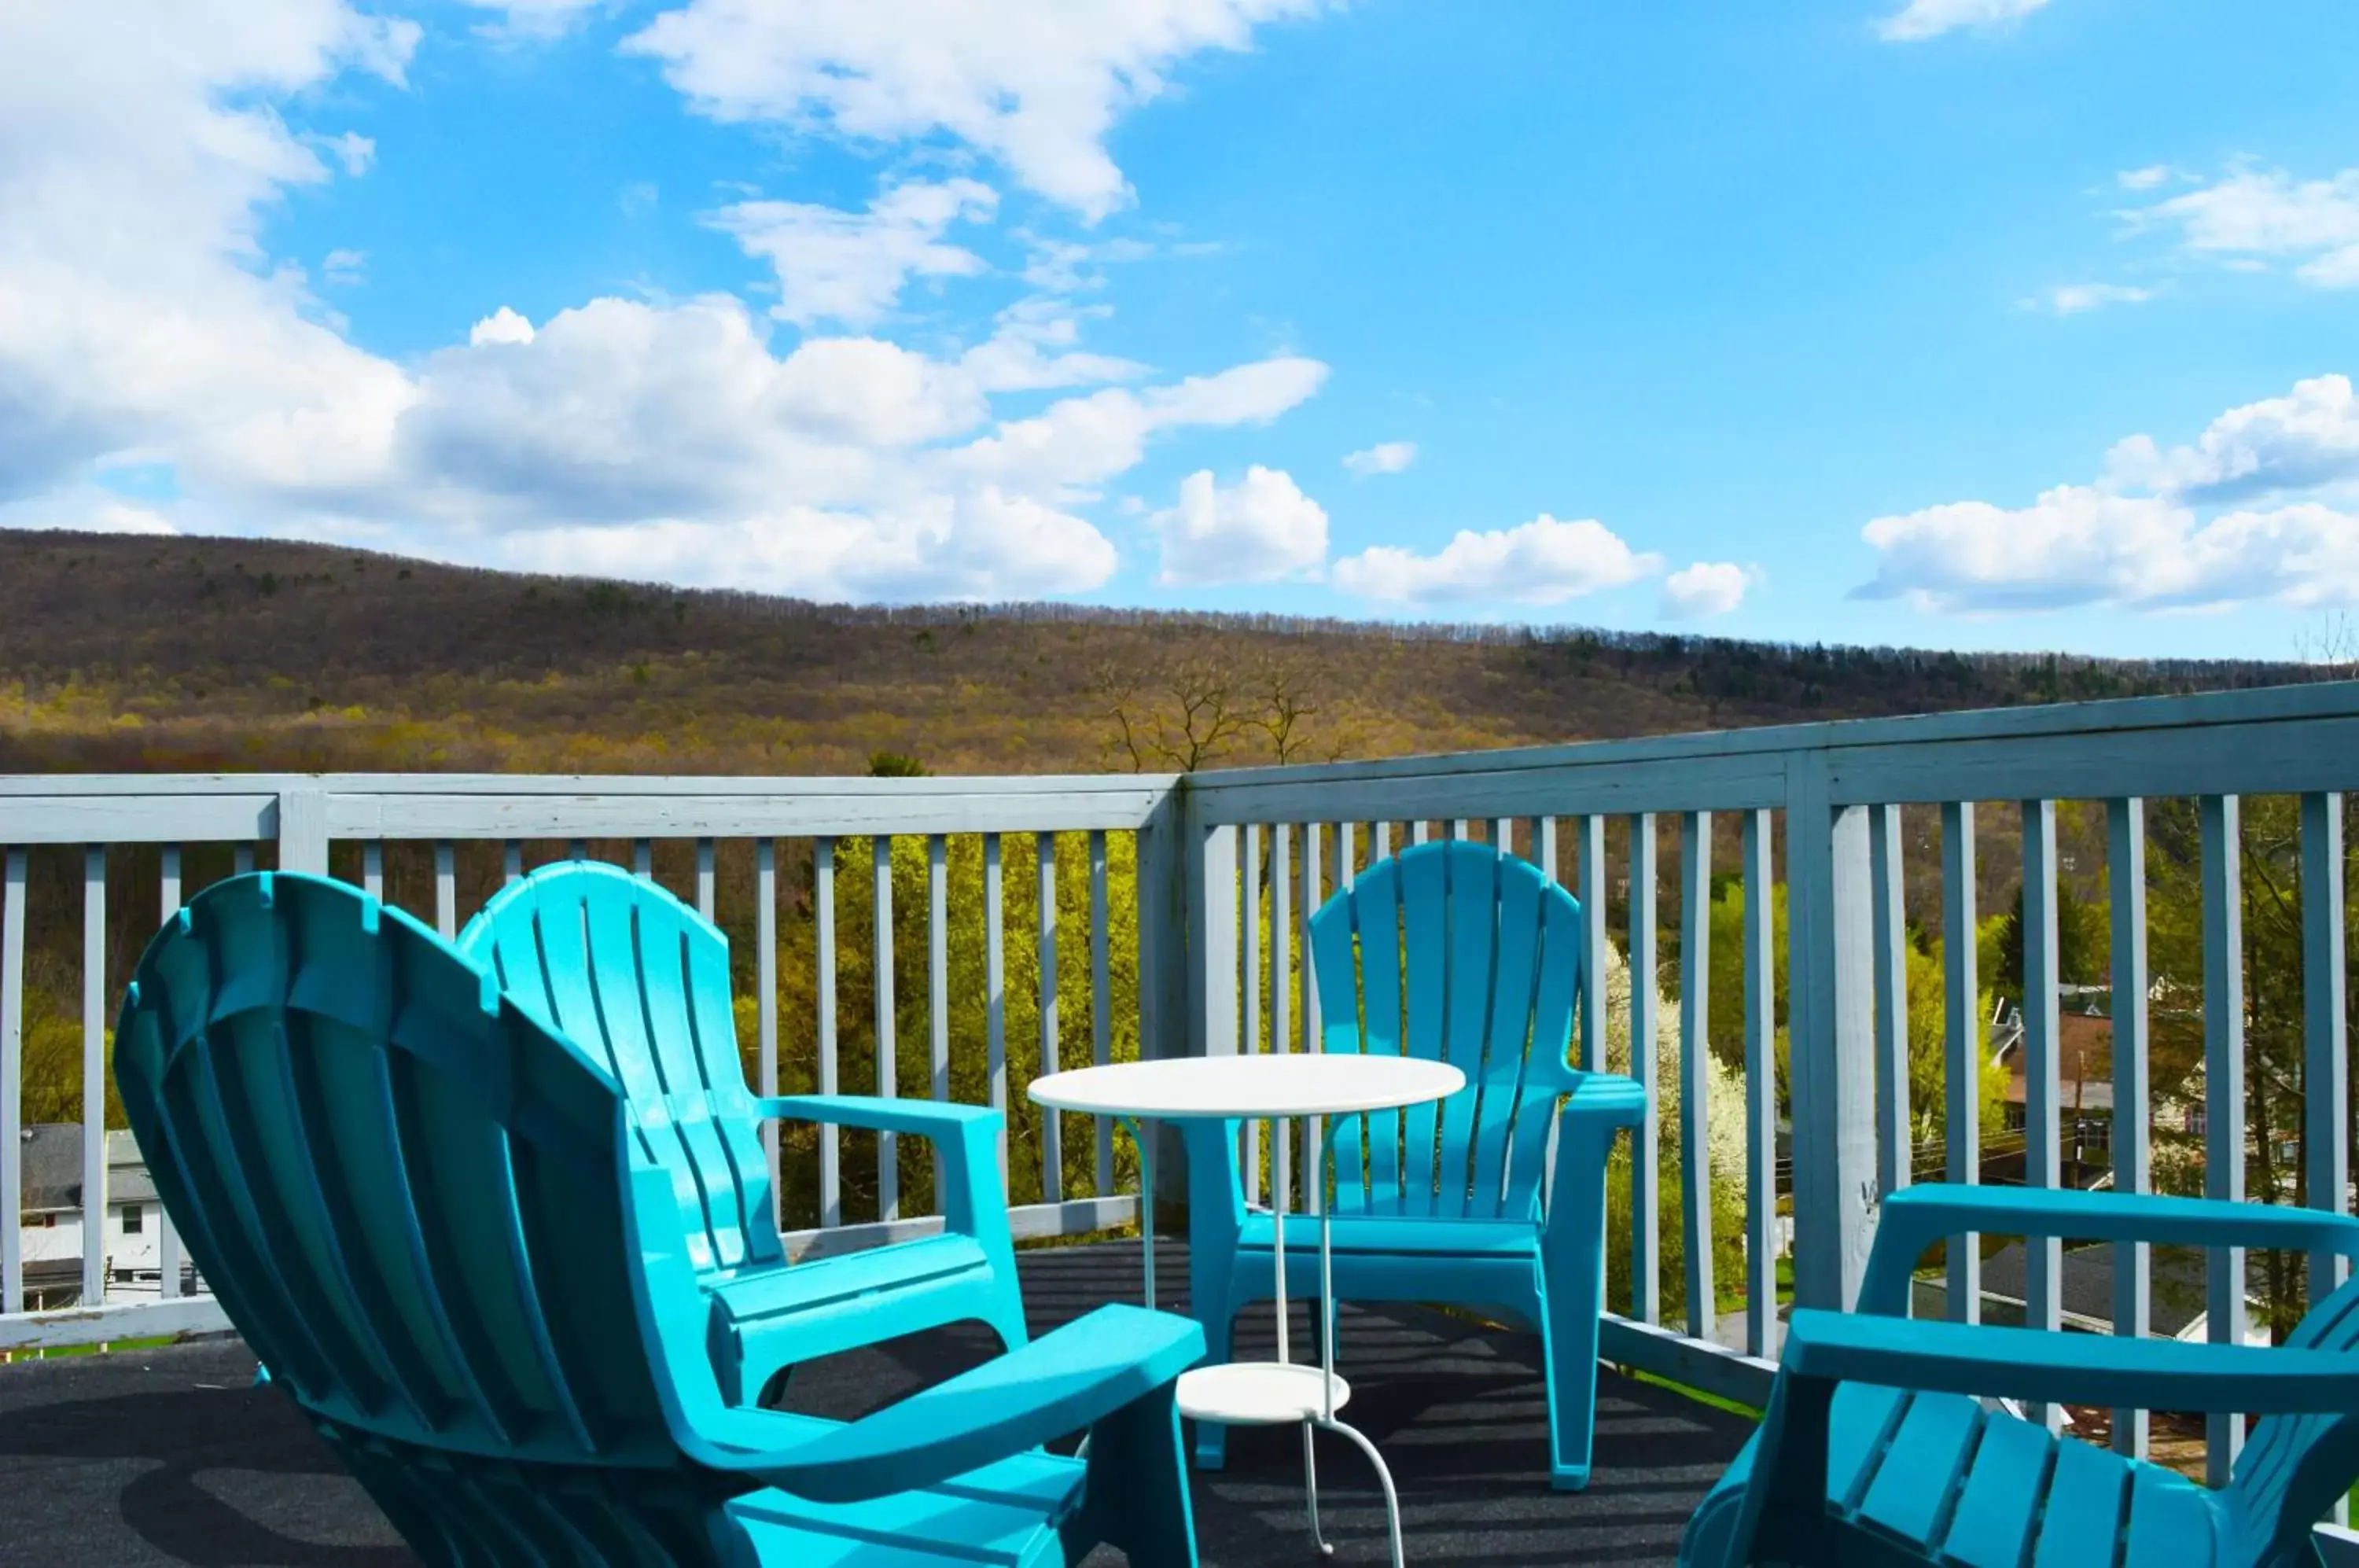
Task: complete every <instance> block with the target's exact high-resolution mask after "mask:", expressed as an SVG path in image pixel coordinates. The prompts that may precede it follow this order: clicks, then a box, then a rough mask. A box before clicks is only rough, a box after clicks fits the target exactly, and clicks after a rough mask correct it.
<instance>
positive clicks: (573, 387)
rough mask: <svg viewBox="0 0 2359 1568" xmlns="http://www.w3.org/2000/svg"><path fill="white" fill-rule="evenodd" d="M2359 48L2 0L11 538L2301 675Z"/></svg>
mask: <svg viewBox="0 0 2359 1568" xmlns="http://www.w3.org/2000/svg"><path fill="white" fill-rule="evenodd" d="M98 10H103V13H104V14H103V16H90V15H87V14H86V13H87V12H90V11H98ZM2354 65H2359V28H2354V27H2351V26H2350V25H2349V16H2348V10H2347V0H2278V3H2277V4H2273V5H2268V6H2266V7H2255V6H2249V5H2237V4H2232V3H2227V0H2175V3H2173V4H2170V5H2157V4H2153V3H2152V0H2147V3H2146V4H2137V3H2134V0H1789V3H1781V4H1778V5H1750V4H1747V5H1736V4H1715V5H1685V6H1666V5H1648V4H1643V3H1641V0H1620V3H1603V0H1600V3H1590V0H1490V3H1486V4H1484V5H1479V6H1476V5H1445V4H1440V3H1436V0H1421V3H1410V0H1356V3H1353V4H1321V3H1319V0H1132V3H1130V4H1125V5H1072V4H1070V3H1068V0H1003V3H1002V4H998V5H991V6H984V5H970V4H964V3H962V0H770V3H766V4H763V3H756V0H516V3H514V4H493V3H490V0H480V3H478V0H467V3H459V0H443V3H437V4H402V3H401V0H371V4H368V5H355V4H351V3H349V0H150V3H146V4H141V3H134V0H124V3H122V4H119V5H109V6H107V7H103V8H99V7H82V6H76V5H68V4H66V3H65V0H30V3H29V4H27V5H19V6H12V7H10V8H9V10H8V12H7V14H6V15H5V16H0V208H5V210H7V211H8V212H11V214H12V218H11V222H10V223H9V224H8V225H7V226H6V228H5V231H0V525H10V526H21V527H44V526H47V527H57V526H67V527H103V528H129V529H143V530H150V531H158V530H168V529H177V530H179V531H184V532H214V533H217V532H240V533H267V534H279V535H288V536H294V537H304V538H315V539H338V540H350V541H353V542H358V543H366V544H371V545H375V546H377V547H380V548H385V549H391V550H407V551H414V552H417V553H422V554H429V555H433V556H438V557H442V558H447V559H452V560H459V561H474V562H481V563H484V564H492V565H502V566H516V567H526V568H534V569H548V570H560V571H572V570H580V571H596V572H613V573H617V574H625V575H632V576H641V577H647V578H652V579H658V580H664V581H674V582H685V583H699V584H707V585H721V586H736V587H745V588H754V589H761V590H767V591H775V592H782V593H799V594H806V595H810V596H815V597H821V598H831V599H864V600H867V599H889V600H903V599H910V598H1003V597H1027V598H1028V597H1065V598H1076V599H1082V600H1090V601H1096V602H1104V603H1119V604H1154V605H1188V606H1201V607H1210V608H1221V609H1247V610H1277V611H1288V612H1298V613H1304V614H1313V615H1352V616H1384V617H1401V618H1442V619H1483V620H1529V621H1537V622H1542V623H1550V624H1555V623H1568V622H1573V623H1590V624H1602V625H1607V626H1621V627H1640V628H1660V629H1668V630H1695V631H1708V632H1712V633H1716V634H1722V635H1729V636H1740V637H1773V638H1792V639H1800V640H1817V639H1826V640H1841V641H1865V642H1910V643H1920V644H1928V645H1934V646H1950V647H1962V648H2068V649H2073V650H2080V651H2087V652H2103V653H2122V654H2154V655H2180V656H2201V655H2251V656H2258V657H2267V658H2277V657H2288V656H2292V655H2294V654H2295V653H2296V652H2297V651H2298V649H2299V644H2300V642H2301V639H2302V638H2303V637H2304V636H2305V635H2310V636H2315V635H2317V634H2318V633H2319V632H2320V631H2321V629H2322V628H2323V627H2324V626H2326V625H2327V623H2328V621H2329V619H2330V618H2331V617H2332V616H2334V615H2338V614H2340V613H2342V612H2343V611H2344V610H2345V609H2347V608H2349V607H2351V606H2352V605H2353V603H2354V599H2359V400H2354V397H2353V393H2352V389H2351V386H2350V383H2349V381H2348V379H2347V377H2348V376H2350V375H2351V374H2352V373H2353V372H2354V368H2359V363H2354V362H2359V352H2354V351H2359V342H2354V303H2359V128H2355V127H2354V120H2353V118H2352V116H2351V114H2350V113H2349V102H2348V84H2349V82H2351V81H2352V80H2354Z"/></svg>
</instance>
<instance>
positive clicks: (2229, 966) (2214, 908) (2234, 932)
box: [2196, 795, 2245, 1486]
mask: <svg viewBox="0 0 2359 1568" xmlns="http://www.w3.org/2000/svg"><path fill="white" fill-rule="evenodd" d="M2196 814H2197V818H2198V820H2199V822H2200V824H2201V827H2200V836H2201V841H2202V877H2203V893H2202V898H2203V1195H2204V1196H2205V1197H2207V1198H2216V1199H2218V1200H2220V1201H2221V1202H2223V1203H2243V1202H2244V1201H2245V954H2244V947H2245V941H2244V932H2245V877H2244V845H2243V844H2242V842H2241V839H2242V834H2241V831H2240V824H2239V811H2238V802H2237V799H2236V797H2235V796H2234V795H2206V796H2203V797H2202V798H2201V800H2199V801H2198V803H2197V808H2196ZM2204 1256H2205V1263H2206V1267H2205V1270H2204V1276H2205V1278H2204V1292H2203V1295H2204V1303H2203V1304H2204V1310H2205V1312H2206V1314H2207V1315H2206V1320H2205V1321H2206V1326H2207V1328H2208V1331H2209V1337H2210V1339H2211V1341H2212V1344H2214V1345H2242V1344H2243V1343H2244V1341H2245V1249H2244V1248H2243V1247H2212V1248H2210V1249H2208V1250H2207V1251H2206V1253H2205V1255H2204ZM2203 1432H2204V1443H2203V1468H2204V1474H2205V1478H2206V1479H2207V1480H2208V1481H2209V1482H2210V1483H2211V1484H2212V1486H2226V1485H2227V1484H2228V1474H2229V1472H2230V1471H2231V1470H2232V1469H2233V1468H2234V1465H2235V1463H2236V1455H2237V1454H2240V1453H2242V1452H2243V1450H2244V1446H2245V1421H2244V1418H2243V1417H2242V1416H2238V1415H2231V1414H2224V1413H2214V1414H2212V1415H2209V1416H2206V1417H2205V1418H2204V1422H2203Z"/></svg>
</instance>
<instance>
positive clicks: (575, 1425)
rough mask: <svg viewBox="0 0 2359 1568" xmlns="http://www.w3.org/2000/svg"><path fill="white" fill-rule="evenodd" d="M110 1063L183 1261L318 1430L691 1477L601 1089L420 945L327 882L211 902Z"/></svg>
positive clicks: (175, 944) (119, 1032)
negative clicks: (644, 1303) (640, 1306)
mask: <svg viewBox="0 0 2359 1568" xmlns="http://www.w3.org/2000/svg"><path fill="white" fill-rule="evenodd" d="M114 1063H115V1077H116V1082H117V1083H118V1084H119V1086H120V1088H121V1092H122V1096H123V1103H124V1107H125V1112H126V1114H127V1116H128V1118H129V1120H130V1123H131V1127H132V1130H133V1132H134V1134H135V1135H136V1138H137V1139H138V1142H139V1147H140V1150H141V1152H142V1154H143V1155H144V1156H145V1157H146V1160H147V1167H148V1169H149V1171H151V1172H152V1173H153V1175H154V1177H155V1181H156V1183H157V1187H158V1191H159V1192H161V1194H162V1196H163V1199H164V1203H165V1205H166V1207H167V1209H168V1211H169V1212H170V1214H171V1215H172V1218H173V1221H174V1223H175V1224H176V1225H178V1226H179V1231H180V1234H181V1236H183V1238H184V1239H185V1241H186V1244H187V1246H188V1247H189V1250H190V1255H191V1256H192V1257H193V1258H194V1259H195V1261H196V1264H197V1266H198V1268H199V1269H201V1270H202V1272H203V1275H204V1277H205V1279H206V1280H207V1281H208V1282H209V1283H210V1284H212V1287H213V1288H214V1289H215V1290H217V1291H218V1292H219V1293H220V1297H221V1300H222V1303H223V1307H224V1308H225V1310H226V1311H227V1312H228V1313H229V1315H230V1317H231V1319H232V1321H233V1322H234V1323H236V1325H237V1326H238V1329H239V1330H240V1332H241V1333H242V1334H245V1337H246V1340H247V1342H248V1344H249V1345H250V1346H251V1347H252V1348H253V1349H254V1351H255V1353H256V1354H257V1355H258V1356H260V1357H261V1358H262V1360H263V1362H264V1364H265V1365H266V1366H267V1367H270V1368H271V1369H272V1372H273V1375H274V1377H275V1378H276V1380H277V1381H278V1382H279V1383H280V1384H281V1385H282V1386H285V1387H287V1388H289V1389H290V1390H291V1391H292V1392H293V1394H294V1395H295V1397H296V1398H297V1399H298V1400H299V1402H300V1403H301V1404H302V1405H303V1406H304V1407H305V1408H306V1409H307V1410H310V1412H311V1413H312V1415H313V1416H314V1417H315V1418H318V1419H320V1420H321V1422H322V1424H323V1429H336V1428H340V1429H343V1431H344V1432H348V1433H349V1432H360V1433H365V1434H368V1435H369V1436H370V1437H371V1438H373V1439H378V1440H383V1441H384V1442H385V1443H389V1444H393V1445H400V1444H415V1445H421V1446H423V1447H425V1448H427V1449H429V1450H432V1451H434V1452H436V1453H438V1454H444V1455H449V1454H461V1455H469V1454H472V1455H477V1456H483V1457H485V1458H495V1459H497V1460H500V1461H508V1460H534V1461H547V1462H554V1463H557V1464H560V1465H599V1466H614V1465H627V1466H638V1467H647V1468H662V1467H673V1468H676V1467H677V1466H678V1465H679V1456H678V1454H677V1451H676V1448H675V1445H674V1443H673V1441H672V1439H671V1437H670V1436H669V1431H668V1426H667V1422H666V1420H665V1417H664V1413H663V1406H662V1401H661V1399H660V1397H659V1394H658V1388H657V1386H656V1377H657V1376H658V1374H657V1372H656V1371H655V1369H654V1368H653V1367H651V1365H650V1361H649V1358H648V1356H647V1350H646V1348H645V1345H644V1343H643V1341H642V1338H641V1334H640V1331H639V1327H638V1323H637V1320H636V1312H635V1308H634V1304H633V1294H632V1290H633V1280H632V1277H631V1269H632V1268H633V1266H634V1263H635V1260H636V1258H637V1256H638V1248H637V1247H636V1246H626V1245H625V1236H626V1230H625V1223H624V1222H625V1214H624V1210H623V1206H622V1182H621V1172H620V1171H618V1169H617V1167H618V1161H619V1160H620V1159H621V1156H622V1152H623V1150H622V1147H621V1145H620V1143H619V1142H618V1139H619V1138H620V1137H621V1136H622V1135H621V1130H620V1129H621V1111H620V1101H619V1096H618V1095H617V1093H616V1090H615V1087H614V1083H613V1082H612V1080H611V1079H610V1078H609V1077H608V1075H607V1073H605V1071H604V1070H603V1068H602V1067H601V1066H599V1065H598V1064H596V1063H595V1062H592V1061H591V1060H590V1058H589V1057H588V1056H587V1055H585V1054H584V1053H583V1052H582V1051H580V1050H579V1049H578V1048H576V1047H575V1046H573V1045H572V1044H571V1042H569V1041H567V1040H563V1039H562V1038H561V1037H559V1036H556V1035H554V1034H552V1033H551V1032H549V1030H548V1029H545V1028H544V1027H543V1026H542V1025H541V1024H540V1023H539V1022H538V1020H536V1019H534V1018H530V1017H528V1016H527V1014H526V1013H525V1012H524V1011H522V1010H521V1009H519V1008H517V1007H515V1006H513V1005H512V1004H509V1003H507V1002H506V1001H504V1000H503V998H502V996H501V995H500V993H499V990H498V988H497V987H496V986H495V985H494V984H493V983H492V981H491V979H490V977H489V976H488V975H485V974H484V972H483V971H482V970H481V969H480V968H478V967H476V966H475V965H473V964H470V963H468V962H467V961H466V960H464V959H462V957H461V956H460V955H459V954H458V953H454V952H453V951H452V950H451V947H450V946H449V945H448V944H447V943H445V942H442V941H441V940H440V938H438V937H437V936H436V935H435V934H434V933H433V932H432V931H429V930H427V929H426V928H425V927H423V926H421V925H419V923H418V922H417V921H416V920H412V919H410V918H409V917H408V916H407V915H405V914H402V913H401V912H400V911H398V910H395V909H386V908H384V907H383V906H381V905H380V904H378V903H377V901H376V900H375V899H373V898H369V897H368V896H367V895H365V894H364V893H362V892H360V891H359V890H357V889H355V888H353V887H347V886H345V885H343V884H342V883H336V882H331V881H328V880H325V879H323V878H316V877H303V876H298V875H294V874H289V873H280V874H263V875H259V876H246V877H238V878H235V879H234V880H232V881H229V882H225V883H223V884H220V885H217V886H215V887H211V888H208V889H207V890H206V891H205V892H203V893H202V894H201V895H199V897H198V898H195V899H194V900H192V901H191V902H190V904H189V905H188V907H187V908H185V909H182V910H181V911H180V912H179V914H178V915H177V916H175V917H174V918H173V920H171V921H170V922H169V923H168V925H167V926H166V927H165V929H164V930H163V931H161V932H160V933H159V934H158V936H157V938H156V939H155V941H154V942H152V943H150V945H149V947H148V949H147V953H146V954H145V956H144V957H143V958H142V959H141V960H140V964H139V966H138V971H137V975H136V981H135V983H134V984H133V985H132V986H131V988H130V991H129V994H128V996H127V997H126V999H125V1003H124V1007H123V1011H122V1014H121V1017H120V1018H119V1020H118V1023H117V1029H116V1036H115V1048H114ZM386 1463H388V1464H390V1463H395V1462H394V1461H390V1460H387V1461H386ZM364 1479H365V1477H364Z"/></svg>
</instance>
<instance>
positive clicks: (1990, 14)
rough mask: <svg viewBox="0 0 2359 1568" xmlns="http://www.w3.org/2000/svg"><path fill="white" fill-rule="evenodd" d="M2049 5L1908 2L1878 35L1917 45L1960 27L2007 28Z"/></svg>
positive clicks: (2031, 1) (1996, 0)
mask: <svg viewBox="0 0 2359 1568" xmlns="http://www.w3.org/2000/svg"><path fill="white" fill-rule="evenodd" d="M2047 4H2048V0H1908V5H1904V6H1902V7H1901V8H1900V9H1899V10H1897V11H1896V12H1894V13H1893V14H1892V15H1890V16H1886V17H1883V18H1882V19H1881V20H1879V21H1878V22H1877V23H1876V24H1875V31H1876V36H1877V37H1879V38H1883V39H1884V40H1885V41H1886V42H1887V43H1915V42H1918V41H1919V40H1920V39H1924V38H1940V36H1941V35H1942V34H1943V33H1948V32H1954V31H1956V30H1957V29H1958V28H1960V27H1976V28H1983V29H1989V28H1993V27H2004V26H2006V24H2007V23H2009V22H2014V21H2018V20H2020V19H2021V18H2023V17H2025V16H2029V15H2031V13H2033V12H2034V11H2037V10H2038V9H2039V8H2040V7H2041V6H2043V5H2047Z"/></svg>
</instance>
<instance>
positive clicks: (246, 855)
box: [230, 844, 254, 877]
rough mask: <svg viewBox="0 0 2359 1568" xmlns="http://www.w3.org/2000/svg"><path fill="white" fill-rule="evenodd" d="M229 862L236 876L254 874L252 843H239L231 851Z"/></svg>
mask: <svg viewBox="0 0 2359 1568" xmlns="http://www.w3.org/2000/svg"><path fill="white" fill-rule="evenodd" d="M230 864H231V866H232V868H233V869H234V871H235V872H236V873H237V875H238V876H240V877H250V876H252V875H253V874H254V845H252V844H239V845H238V846H237V848H236V849H235V850H234V851H233V852H232V853H231V855H230Z"/></svg>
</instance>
